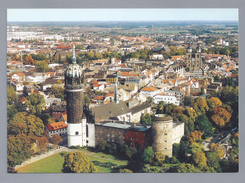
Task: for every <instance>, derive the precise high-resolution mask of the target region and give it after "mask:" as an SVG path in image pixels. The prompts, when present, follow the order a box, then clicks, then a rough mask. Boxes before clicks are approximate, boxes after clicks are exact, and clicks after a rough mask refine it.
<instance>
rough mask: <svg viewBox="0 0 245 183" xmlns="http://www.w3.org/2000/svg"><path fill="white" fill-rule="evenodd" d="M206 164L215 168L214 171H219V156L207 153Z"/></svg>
mask: <svg viewBox="0 0 245 183" xmlns="http://www.w3.org/2000/svg"><path fill="white" fill-rule="evenodd" d="M207 165H208V166H209V167H212V168H214V169H215V171H216V172H221V171H222V169H221V167H220V164H219V158H218V157H217V156H216V155H215V154H214V153H212V152H208V153H207Z"/></svg>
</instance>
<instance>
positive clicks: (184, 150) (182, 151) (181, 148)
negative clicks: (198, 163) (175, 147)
mask: <svg viewBox="0 0 245 183" xmlns="http://www.w3.org/2000/svg"><path fill="white" fill-rule="evenodd" d="M186 156H187V146H186V144H185V142H184V141H181V142H180V145H179V158H180V159H181V160H185V159H186Z"/></svg>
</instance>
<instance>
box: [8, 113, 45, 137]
mask: <svg viewBox="0 0 245 183" xmlns="http://www.w3.org/2000/svg"><path fill="white" fill-rule="evenodd" d="M43 130H44V125H43V122H42V120H41V119H40V118H38V117H36V116H34V115H31V114H28V113H27V112H18V113H17V114H15V115H14V117H13V119H12V120H11V121H9V123H8V134H11V135H18V134H26V135H29V134H31V133H33V134H34V135H35V136H37V137H40V136H42V134H43Z"/></svg>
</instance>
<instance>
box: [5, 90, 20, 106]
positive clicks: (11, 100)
mask: <svg viewBox="0 0 245 183" xmlns="http://www.w3.org/2000/svg"><path fill="white" fill-rule="evenodd" d="M7 102H8V104H10V105H12V104H15V103H17V102H18V96H17V94H16V91H15V89H14V87H13V86H7Z"/></svg>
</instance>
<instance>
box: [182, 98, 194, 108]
mask: <svg viewBox="0 0 245 183" xmlns="http://www.w3.org/2000/svg"><path fill="white" fill-rule="evenodd" d="M193 101H194V100H193V99H192V97H191V96H185V98H184V105H185V106H191V104H192V103H193Z"/></svg>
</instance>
